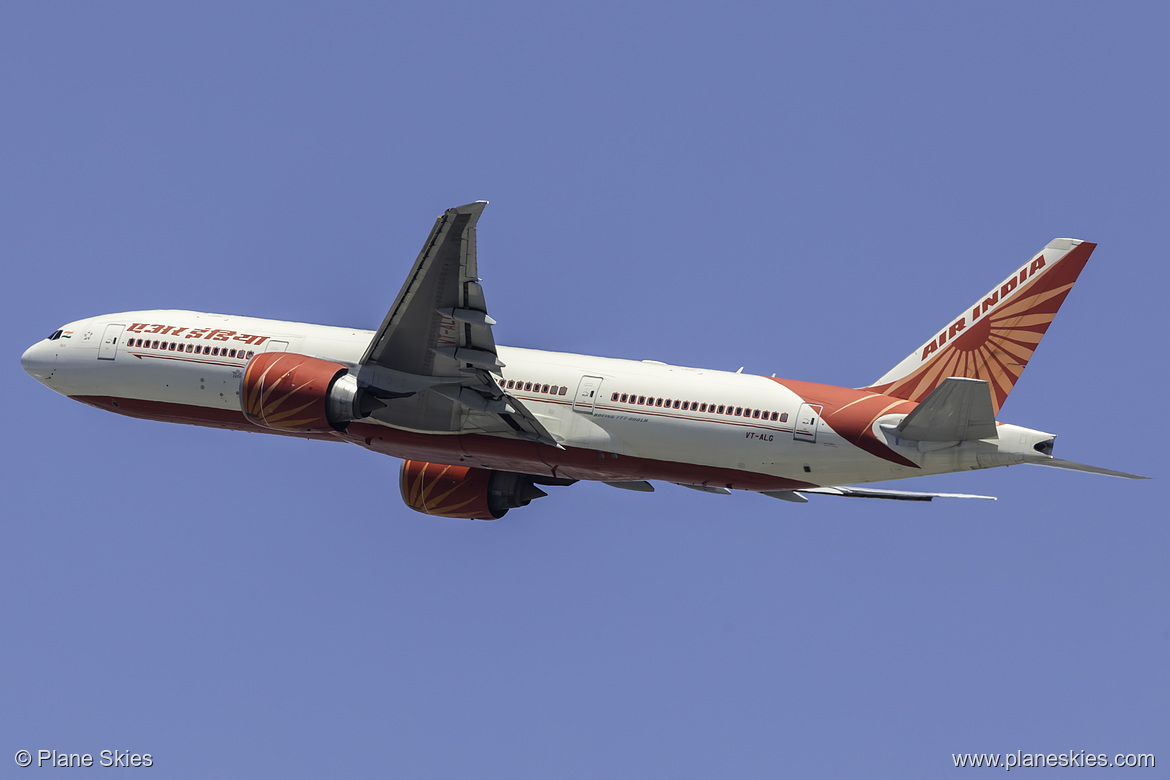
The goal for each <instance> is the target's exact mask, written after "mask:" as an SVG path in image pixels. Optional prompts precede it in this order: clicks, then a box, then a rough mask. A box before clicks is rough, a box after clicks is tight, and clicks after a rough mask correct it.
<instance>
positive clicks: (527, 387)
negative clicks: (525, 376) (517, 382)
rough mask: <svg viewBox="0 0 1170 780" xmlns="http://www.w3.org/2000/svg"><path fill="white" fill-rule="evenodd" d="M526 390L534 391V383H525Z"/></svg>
mask: <svg viewBox="0 0 1170 780" xmlns="http://www.w3.org/2000/svg"><path fill="white" fill-rule="evenodd" d="M524 389H525V390H531V389H532V383H531V382H525V383H524Z"/></svg>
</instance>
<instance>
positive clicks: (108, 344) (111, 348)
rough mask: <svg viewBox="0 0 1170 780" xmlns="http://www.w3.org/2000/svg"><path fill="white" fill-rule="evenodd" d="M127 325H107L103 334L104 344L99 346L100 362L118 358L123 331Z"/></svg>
mask: <svg viewBox="0 0 1170 780" xmlns="http://www.w3.org/2000/svg"><path fill="white" fill-rule="evenodd" d="M125 329H126V326H125V325H107V326H106V332H105V333H103V334H102V343H101V345H99V346H98V360H113V359H114V358H116V357H117V356H118V342H119V341H121V340H122V331H124V330H125Z"/></svg>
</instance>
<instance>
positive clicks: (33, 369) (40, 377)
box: [20, 340, 57, 382]
mask: <svg viewBox="0 0 1170 780" xmlns="http://www.w3.org/2000/svg"><path fill="white" fill-rule="evenodd" d="M56 366H57V350H56V349H54V348H53V345H52V344H50V343H49V342H48V341H47V340H45V341H38V342H37V343H36V344H33V345H32V346H31V347H29V348H28V349H26V350H25V351H24V354H23V355H21V356H20V367H21V368H23V369H24V370H25V371H27V372H28V373H29V375H31V376H32V377H33V378H34V379H36V380H37V381H38V382H44V381H46V380H48V379H49V377H51V376H52V375H53V369H54V368H56Z"/></svg>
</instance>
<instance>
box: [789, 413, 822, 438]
mask: <svg viewBox="0 0 1170 780" xmlns="http://www.w3.org/2000/svg"><path fill="white" fill-rule="evenodd" d="M821 409H822V406H821V404H801V405H800V409H799V410H797V412H796V425H794V426H793V428H792V438H794V439H796V440H797V441H811V442H815V441H816V440H817V426H818V425H820V422H821Z"/></svg>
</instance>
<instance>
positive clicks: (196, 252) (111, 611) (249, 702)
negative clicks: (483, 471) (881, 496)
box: [0, 2, 1170, 778]
mask: <svg viewBox="0 0 1170 780" xmlns="http://www.w3.org/2000/svg"><path fill="white" fill-rule="evenodd" d="M1168 16H1170V15H1168V14H1167V12H1166V11H1164V10H1163V9H1162V8H1161V7H1160V6H1157V5H1156V4H1152V3H1133V4H1123V5H1121V6H1117V7H1108V8H1106V7H1105V6H1103V5H1099V4H1088V3H1029V4H1022V3H982V4H977V5H972V4H968V5H966V6H961V5H957V4H927V3H899V4H893V5H889V4H887V5H885V6H882V5H872V4H861V3H822V4H815V5H814V4H807V5H802V6H785V5H782V4H776V5H766V4H749V3H721V4H718V6H716V4H713V3H712V4H707V5H700V4H694V3H670V4H667V3H640V4H634V5H633V6H630V5H627V4H616V3H591V4H588V5H587V6H586V5H567V4H566V5H550V4H536V3H532V4H512V3H497V4H488V3H461V2H454V3H443V4H440V5H436V4H422V3H419V4H414V5H406V4H393V5H391V4H361V3H343V4H319V5H311V4H303V3H302V4H296V3H250V4H231V3H223V4H207V3H198V4H194V3H191V4H174V3H172V4H161V5H160V4H153V3H120V4H104V5H97V4H81V3H74V4H68V3H39V2H35V3H34V2H13V3H7V4H5V6H4V8H3V10H2V11H0V100H2V105H3V110H2V111H0V139H2V140H3V147H2V148H3V151H2V152H0V236H2V238H0V257H2V258H3V262H4V267H5V269H6V271H7V278H6V284H4V285H3V287H2V293H0V294H2V295H3V304H4V305H3V309H2V314H0V316H2V317H3V323H4V327H3V333H2V336H0V338H2V339H3V347H4V348H3V354H4V355H6V356H7V363H6V365H7V367H8V368H7V371H6V372H4V373H3V374H0V376H3V380H2V384H0V387H3V392H4V399H5V401H6V402H7V406H8V408H9V409H10V411H12V412H13V415H12V418H11V423H12V424H11V425H10V426H9V428H8V431H7V433H6V437H5V441H6V443H7V445H6V447H5V448H4V453H5V455H4V457H5V464H4V469H3V471H2V477H0V479H2V482H0V487H2V489H3V495H4V496H5V499H4V506H5V508H6V511H5V512H4V520H3V522H2V523H0V534H2V535H0V541H2V544H3V549H4V550H5V553H6V555H5V563H4V565H3V566H2V567H0V594H3V595H2V596H0V610H2V611H0V668H2V669H3V670H4V671H3V675H2V676H0V701H3V703H4V704H3V706H2V707H0V735H2V738H0V748H3V752H4V753H5V755H0V762H8V761H11V760H12V756H13V754H14V753H15V751H17V750H19V749H30V750H33V751H34V752H35V751H36V750H38V749H54V748H55V749H58V750H61V751H67V752H90V753H93V754H94V755H97V754H98V752H99V751H101V750H105V749H116V750H130V751H132V752H140V753H141V752H145V753H151V754H152V755H153V757H154V762H155V771H156V773H159V774H160V776H167V777H206V776H208V775H211V774H223V775H229V776H230V775H240V776H244V775H255V774H262V775H270V776H277V775H278V776H283V777H320V776H322V775H325V774H328V775H332V776H371V775H376V774H378V775H381V774H385V775H391V776H400V777H420V778H421V777H426V778H432V777H434V778H446V777H451V778H456V777H458V778H462V777H509V778H514V777H554V776H555V777H581V778H586V777H588V778H593V777H599V776H600V777H647V776H653V777H696V778H698V777H713V776H738V777H775V776H810V775H814V776H815V775H820V776H882V777H895V776H896V777H936V776H939V775H941V774H944V773H946V772H948V771H952V770H951V767H952V759H951V754H952V753H956V752H1005V753H1006V752H1014V751H1016V750H1023V751H1024V752H1043V753H1050V752H1051V753H1057V752H1061V751H1068V750H1073V751H1079V750H1086V751H1088V752H1090V753H1108V754H1114V753H1119V752H1122V753H1128V752H1146V753H1154V754H1155V755H1156V756H1157V757H1158V758H1159V759H1162V763H1166V762H1170V743H1168V741H1167V734H1170V713H1168V709H1167V704H1166V701H1167V698H1166V694H1167V689H1168V686H1170V675H1168V673H1167V667H1166V663H1165V659H1166V658H1168V657H1170V623H1168V622H1167V610H1166V594H1167V592H1170V590H1168V588H1170V576H1168V575H1167V567H1166V561H1167V559H1168V554H1170V530H1168V528H1167V521H1166V516H1165V515H1166V512H1165V508H1164V503H1165V502H1164V500H1163V499H1162V498H1161V496H1160V494H1159V485H1160V484H1161V483H1160V482H1159V481H1158V480H1161V479H1165V476H1166V468H1165V466H1166V460H1167V459H1166V455H1165V449H1164V447H1165V438H1166V436H1165V434H1166V421H1165V414H1163V413H1161V412H1160V411H1159V410H1158V407H1157V403H1159V401H1158V399H1159V398H1160V395H1161V389H1162V388H1163V387H1165V385H1166V382H1167V379H1168V377H1167V369H1166V366H1165V360H1164V357H1163V355H1164V352H1165V347H1164V344H1163V341H1162V339H1163V337H1164V331H1165V328H1164V327H1163V326H1159V325H1158V324H1157V323H1158V316H1160V315H1159V314H1158V312H1160V311H1163V310H1164V308H1165V303H1164V297H1165V293H1166V289H1167V284H1166V283H1167V281H1168V274H1167V271H1166V263H1165V260H1164V258H1163V254H1164V252H1165V240H1164V237H1163V230H1164V227H1165V219H1166V215H1167V213H1168V205H1170V204H1168V197H1167V185H1166V181H1167V153H1166V147H1165V144H1166V138H1167V137H1170V132H1168V131H1170V126H1168V125H1170V121H1168V120H1170V110H1168V109H1167V106H1166V101H1165V100H1164V96H1163V92H1164V87H1165V83H1166V80H1167V76H1168V64H1170V62H1168V54H1167V49H1166V46H1165V41H1164V35H1163V31H1164V30H1165V29H1166V26H1167V22H1168V21H1170V19H1168ZM478 198H485V199H488V200H490V201H491V206H489V207H488V209H487V211H486V212H485V213H484V216H483V218H482V220H481V221H480V227H479V261H480V272H481V274H482V275H483V277H484V285H485V291H486V295H487V301H488V305H489V307H490V310H491V314H492V316H493V317H494V318H495V319H496V320H498V321H499V324H498V325H497V326H496V328H495V333H496V339H497V341H498V342H499V343H502V344H508V345H515V346H526V347H535V348H546V349H560V350H566V351H573V352H587V353H593V354H602V355H608V356H616V357H628V358H636V359H643V358H649V359H657V360H664V361H668V362H673V363H680V364H684V365H697V366H708V367H713V368H722V369H730V370H735V369H736V368H739V367H740V366H744V367H745V369H744V370H745V371H748V372H755V373H760V374H771V373H773V372H775V373H777V374H778V375H779V376H781V377H789V378H795V379H805V380H811V381H821V382H829V383H836V384H842V385H849V386H857V385H863V384H867V383H869V382H871V381H873V380H875V379H876V378H877V377H879V376H880V375H881V374H882V373H884V372H885V371H886V370H887V369H888V368H889V367H891V366H893V365H894V364H895V363H896V362H898V361H899V360H900V359H901V358H902V357H904V356H905V355H906V354H907V353H908V352H910V351H911V350H912V349H913V348H915V347H916V346H917V345H919V344H920V343H922V342H923V341H924V340H925V339H927V338H928V337H929V336H930V335H931V334H932V333H933V332H934V331H935V330H936V329H937V327H938V326H940V325H942V324H943V323H945V322H946V321H948V320H949V319H950V318H951V317H952V316H953V315H954V314H956V313H957V312H958V311H960V310H961V309H962V308H963V307H964V306H966V305H967V304H968V303H970V302H971V301H972V300H974V299H975V298H976V296H978V295H980V294H981V293H983V292H984V291H986V290H988V289H990V288H991V287H992V286H993V285H995V284H996V283H998V282H999V281H1000V280H1001V279H1002V278H1003V277H1004V276H1006V275H1007V274H1008V273H1009V272H1010V271H1011V270H1012V269H1014V268H1015V267H1017V266H1018V265H1019V264H1020V263H1022V262H1023V261H1024V260H1025V259H1026V258H1027V257H1029V256H1030V255H1031V254H1032V253H1034V252H1036V251H1038V250H1039V249H1040V248H1041V247H1043V246H1044V245H1045V244H1046V243H1047V242H1048V241H1049V240H1050V239H1051V238H1053V237H1055V236H1073V237H1078V238H1084V239H1088V240H1091V241H1095V242H1097V243H1098V244H1099V248H1098V249H1097V251H1096V253H1095V254H1094V256H1093V258H1092V259H1091V260H1090V263H1089V265H1088V266H1087V267H1086V269H1085V271H1084V273H1083V274H1082V275H1081V279H1080V282H1079V284H1078V286H1077V288H1076V289H1074V290H1073V292H1072V293H1071V294H1070V296H1069V297H1068V299H1067V301H1066V303H1065V306H1064V309H1063V310H1062V311H1061V313H1060V315H1059V316H1058V317H1057V318H1056V320H1055V322H1054V323H1053V326H1052V328H1051V329H1050V330H1049V333H1048V338H1047V339H1046V340H1045V342H1044V343H1043V344H1042V345H1041V347H1040V349H1039V350H1038V351H1037V353H1036V356H1035V358H1034V359H1033V361H1032V363H1031V364H1030V366H1029V368H1028V370H1027V372H1026V373H1025V374H1024V377H1023V379H1022V380H1021V382H1020V384H1019V385H1018V386H1017V389H1016V390H1015V392H1014V393H1013V395H1012V397H1011V399H1009V401H1008V402H1007V404H1006V405H1005V407H1004V410H1003V412H1002V414H1001V416H1000V419H1002V420H1006V421H1008V422H1014V423H1018V424H1022V425H1027V426H1029V427H1033V428H1038V429H1041V430H1046V431H1051V432H1053V433H1058V434H1060V439H1059V440H1058V442H1057V449H1056V454H1057V455H1058V456H1060V457H1065V458H1070V459H1073V460H1080V461H1085V462H1090V463H1094V464H1099V465H1103V466H1109V467H1113V468H1118V469H1123V470H1128V471H1136V472H1139V473H1144V474H1149V475H1151V476H1153V477H1154V478H1155V480H1154V481H1150V482H1142V483H1136V482H1128V481H1121V480H1113V479H1108V478H1104V477H1095V476H1091V475H1081V474H1073V473H1066V472H1059V471H1055V470H1050V469H1040V468H1030V467H1018V468H1012V469H999V470H993V471H987V472H979V473H969V474H958V475H950V476H946V477H935V478H929V479H923V480H918V481H912V482H904V483H901V484H900V486H901V487H904V488H908V489H921V490H938V491H954V492H967V493H987V494H992V495H997V496H999V498H1000V500H999V501H998V502H994V503H992V502H982V501H979V502H974V501H973V502H958V501H951V502H940V501H936V502H934V503H932V504H927V505H922V506H919V505H911V506H904V505H900V504H896V505H893V506H889V505H886V503H885V502H872V501H869V502H867V501H851V500H844V499H841V500H834V499H831V498H827V497H826V498H821V499H819V500H816V499H814V500H813V501H811V502H810V503H809V504H807V505H803V506H795V505H791V504H787V503H783V502H779V501H773V500H770V499H767V498H764V497H761V496H755V495H750V494H742V495H741V494H737V495H734V496H731V497H724V496H711V495H704V494H699V493H696V492H694V491H689V490H683V489H681V488H675V487H673V486H669V485H665V486H661V487H660V488H659V490H658V492H656V493H654V494H653V495H640V494H633V493H628V492H624V491H616V490H613V489H610V488H607V487H605V486H602V485H590V484H578V485H575V486H573V487H571V488H567V489H559V490H555V491H553V492H552V495H551V496H550V497H549V498H546V499H542V500H540V501H539V502H536V503H534V504H533V505H532V506H530V507H528V508H527V509H524V510H517V511H513V512H512V513H510V514H509V515H508V516H507V518H505V519H504V520H503V521H500V522H496V523H470V522H465V521H454V520H445V519H438V518H427V517H424V516H422V515H418V514H416V513H414V512H412V511H410V510H408V509H406V508H405V507H404V506H403V505H402V503H401V502H400V500H399V497H398V490H397V474H398V461H396V460H393V459H390V458H379V457H378V456H375V455H373V454H370V453H367V452H364V451H360V450H358V449H357V448H355V447H346V446H342V445H336V444H323V443H314V442H301V441H289V440H284V439H280V438H278V437H269V436H261V435H251V434H243V433H228V432H221V431H210V430H201V429H196V428H190V427H182V426H170V425H164V424H161V423H151V422H144V421H137V420H130V419H126V418H121V417H117V416H114V415H110V414H105V413H102V412H99V411H97V410H95V409H91V408H89V407H86V406H83V405H81V404H77V403H74V402H71V401H69V400H68V399H65V398H63V397H59V396H56V395H54V394H53V393H51V392H50V391H49V390H48V389H46V388H44V387H42V386H41V385H39V384H38V383H37V382H35V381H34V380H33V379H31V378H30V377H28V376H26V375H25V374H24V373H23V372H22V371H21V370H20V368H19V363H18V358H19V355H20V353H21V352H22V351H23V350H24V348H25V347H27V346H28V345H29V344H31V343H32V342H34V341H36V340H38V339H40V338H42V337H44V336H45V335H47V334H48V333H50V332H51V331H52V330H53V329H55V328H57V327H59V326H60V325H61V324H63V323H65V322H67V321H69V320H73V319H77V318H80V317H84V316H89V315H94V314H100V313H105V312H112V311H121V310H129V309H138V308H189V309H199V310H205V311H217V312H227V313H239V314H252V315H257V316H265V317H275V318H281V319H294V320H301V321H308V322H320V323H326V324H337V325H353V326H363V327H368V328H375V327H377V325H378V324H379V323H380V322H381V320H382V317H383V316H384V314H385V312H386V309H387V308H388V307H389V305H390V303H391V302H392V301H393V299H394V296H395V294H396V293H397V291H398V289H399V287H400V285H401V283H402V281H403V278H404V275H405V272H406V270H407V269H408V268H409V265H410V263H411V262H412V261H413V259H414V257H415V255H416V254H417V252H418V249H419V247H420V246H421V242H422V240H423V239H424V238H425V236H426V233H427V231H428V230H429V228H430V226H431V224H432V222H433V220H434V218H435V216H436V215H438V214H439V213H440V212H441V211H442V210H443V209H445V208H447V207H450V206H455V205H459V204H462V203H466V202H468V201H471V200H475V199H478ZM1163 754H1164V755H1163ZM8 766H13V765H11V764H8ZM14 771H15V770H14ZM27 771H28V772H32V771H34V770H27ZM17 774H19V772H17Z"/></svg>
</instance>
